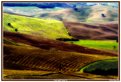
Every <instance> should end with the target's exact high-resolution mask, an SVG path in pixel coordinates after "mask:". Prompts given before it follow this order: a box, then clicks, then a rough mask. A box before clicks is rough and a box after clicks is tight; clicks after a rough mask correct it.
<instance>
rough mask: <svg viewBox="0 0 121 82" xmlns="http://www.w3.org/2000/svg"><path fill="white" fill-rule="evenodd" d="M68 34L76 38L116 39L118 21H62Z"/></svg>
mask: <svg viewBox="0 0 121 82" xmlns="http://www.w3.org/2000/svg"><path fill="white" fill-rule="evenodd" d="M64 25H65V27H66V28H67V29H68V31H69V35H71V36H73V37H75V38H78V39H94V40H107V39H110V40H118V22H107V23H97V24H88V23H77V22H66V21H64Z"/></svg>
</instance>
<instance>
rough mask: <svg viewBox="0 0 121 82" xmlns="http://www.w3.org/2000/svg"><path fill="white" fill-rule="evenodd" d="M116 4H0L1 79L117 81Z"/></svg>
mask: <svg viewBox="0 0 121 82" xmlns="http://www.w3.org/2000/svg"><path fill="white" fill-rule="evenodd" d="M117 5H118V4H117V3H115V2H114V3H108V2H107V3H100V4H99V3H96V2H95V3H91V2H90V3H86V2H80V3H77V2H69V3H67V2H60V3H59V2H48V3H47V2H45V3H44V2H39V3H36V2H33V3H32V2H24V3H17V2H12V3H9V2H8V3H7V2H5V3H4V4H3V13H2V14H3V19H2V20H3V25H2V26H3V27H2V28H3V35H4V36H3V48H4V49H3V50H4V51H3V60H4V61H3V67H4V69H3V74H2V76H3V79H4V80H9V79H13V80H15V79H20V80H21V79H78V80H85V79H89V80H107V79H113V80H117V79H118V78H119V76H118V56H119V54H118V35H119V34H118V30H119V28H118V26H119V25H118V6H117Z"/></svg>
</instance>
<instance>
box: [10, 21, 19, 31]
mask: <svg viewBox="0 0 121 82" xmlns="http://www.w3.org/2000/svg"><path fill="white" fill-rule="evenodd" d="M8 26H9V27H11V28H14V27H13V26H12V24H11V23H8ZM14 30H15V32H18V29H17V28H14Z"/></svg>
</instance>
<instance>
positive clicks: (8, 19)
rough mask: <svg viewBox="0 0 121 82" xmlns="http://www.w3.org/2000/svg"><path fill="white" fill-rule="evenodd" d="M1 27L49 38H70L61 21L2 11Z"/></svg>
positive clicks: (6, 29)
mask: <svg viewBox="0 0 121 82" xmlns="http://www.w3.org/2000/svg"><path fill="white" fill-rule="evenodd" d="M3 27H4V30H5V31H10V32H20V33H26V34H32V35H36V36H42V37H45V38H50V39H55V38H61V37H63V38H70V36H69V35H68V33H67V30H66V28H65V27H64V25H63V23H62V22H61V21H57V20H52V19H38V18H32V17H25V16H19V15H12V14H7V13H4V14H3Z"/></svg>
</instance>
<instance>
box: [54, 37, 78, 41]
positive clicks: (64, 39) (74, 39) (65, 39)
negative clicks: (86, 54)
mask: <svg viewBox="0 0 121 82" xmlns="http://www.w3.org/2000/svg"><path fill="white" fill-rule="evenodd" d="M56 40H59V41H79V39H76V38H71V39H70V38H57V39H56Z"/></svg>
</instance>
